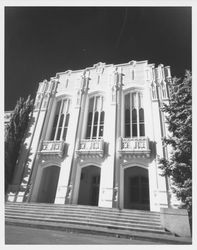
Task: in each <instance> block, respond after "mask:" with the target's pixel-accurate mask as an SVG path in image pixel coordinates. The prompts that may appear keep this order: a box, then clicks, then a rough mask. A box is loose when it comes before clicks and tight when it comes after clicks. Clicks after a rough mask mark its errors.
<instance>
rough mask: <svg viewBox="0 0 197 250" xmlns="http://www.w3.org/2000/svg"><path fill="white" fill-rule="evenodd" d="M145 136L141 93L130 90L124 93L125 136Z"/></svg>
mask: <svg viewBox="0 0 197 250" xmlns="http://www.w3.org/2000/svg"><path fill="white" fill-rule="evenodd" d="M141 136H145V126H144V108H143V95H142V93H141V92H132V93H129V94H127V95H125V137H141Z"/></svg>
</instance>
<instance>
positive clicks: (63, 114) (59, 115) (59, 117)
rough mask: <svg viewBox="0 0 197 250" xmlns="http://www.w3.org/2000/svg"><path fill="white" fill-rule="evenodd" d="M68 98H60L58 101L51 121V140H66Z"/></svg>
mask: <svg viewBox="0 0 197 250" xmlns="http://www.w3.org/2000/svg"><path fill="white" fill-rule="evenodd" d="M69 106H70V100H69V99H62V100H60V101H58V103H57V106H56V111H55V118H54V122H53V128H52V133H51V138H50V139H51V140H54V141H59V140H60V141H61V140H66V135H67V130H68V123H69V117H70V114H69Z"/></svg>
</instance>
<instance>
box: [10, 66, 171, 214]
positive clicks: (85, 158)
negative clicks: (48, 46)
mask: <svg viewBox="0 0 197 250" xmlns="http://www.w3.org/2000/svg"><path fill="white" fill-rule="evenodd" d="M170 81H171V73H170V67H169V66H167V67H164V66H163V65H162V64H160V65H159V66H158V67H155V65H154V64H148V62H147V61H131V62H129V63H125V64H118V65H113V64H109V65H106V64H105V63H97V64H95V65H94V66H93V67H89V68H86V69H83V70H75V71H71V70H68V71H66V72H61V73H57V74H56V76H55V77H53V78H51V79H50V81H47V80H45V81H43V82H41V83H40V84H39V88H38V91H37V95H36V100H35V105H34V111H33V115H32V118H31V121H30V124H29V129H28V131H27V134H26V135H25V139H24V143H23V145H22V147H21V152H20V157H19V159H18V163H17V167H16V172H15V174H14V179H13V183H12V185H10V187H9V191H8V194H7V200H8V201H17V202H22V201H29V202H44V203H57V204H82V205H92V206H100V207H111V208H112V207H115V208H121V209H123V208H126V209H143V210H150V211H160V208H167V207H172V206H173V205H174V203H173V201H172V199H171V196H170V187H169V184H168V180H167V179H166V178H165V177H163V176H161V175H160V173H161V170H160V169H159V165H158V164H159V163H158V159H159V157H165V158H167V157H168V152H167V150H166V148H165V147H163V145H162V137H163V136H165V135H166V133H167V128H166V125H165V122H164V114H163V113H162V112H161V110H160V107H161V106H162V103H164V102H168V96H169V93H168V84H169V83H170Z"/></svg>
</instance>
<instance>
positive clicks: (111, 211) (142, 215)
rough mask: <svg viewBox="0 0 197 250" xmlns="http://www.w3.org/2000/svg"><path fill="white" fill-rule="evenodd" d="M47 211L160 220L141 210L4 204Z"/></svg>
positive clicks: (154, 214)
mask: <svg viewBox="0 0 197 250" xmlns="http://www.w3.org/2000/svg"><path fill="white" fill-rule="evenodd" d="M9 208H11V209H14V208H17V209H28V210H29V209H32V210H33V209H36V210H40V209H49V210H50V211H63V212H65V211H73V212H74V211H77V212H78V211H80V212H81V213H82V212H84V211H85V212H88V213H97V214H98V213H99V214H100V213H102V214H107V215H110V214H112V215H114V216H116V215H117V216H125V217H128V216H136V217H140V218H144V219H146V218H150V219H151V220H152V219H153V220H154V219H156V220H160V214H159V213H158V212H150V211H142V210H125V209H123V210H119V209H114V208H100V207H89V206H78V205H75V206H73V205H57V204H54V205H48V204H45V203H41V204H40V203H39V204H36V203H17V204H16V203H6V209H9Z"/></svg>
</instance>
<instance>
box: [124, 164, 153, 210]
mask: <svg viewBox="0 0 197 250" xmlns="http://www.w3.org/2000/svg"><path fill="white" fill-rule="evenodd" d="M124 208H126V209H140V210H150V200H149V180H148V170H147V169H144V168H141V167H137V166H136V167H130V168H126V169H125V170H124Z"/></svg>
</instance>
